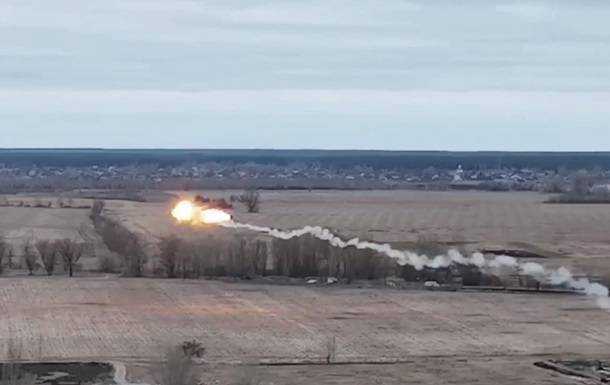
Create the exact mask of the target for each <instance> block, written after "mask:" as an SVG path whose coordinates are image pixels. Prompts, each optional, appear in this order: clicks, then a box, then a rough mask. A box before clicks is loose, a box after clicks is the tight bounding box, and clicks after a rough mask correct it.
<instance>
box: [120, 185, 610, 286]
mask: <svg viewBox="0 0 610 385" xmlns="http://www.w3.org/2000/svg"><path fill="white" fill-rule="evenodd" d="M232 193H237V192H231V191H226V192H219V191H212V192H206V193H205V194H206V195H211V196H216V197H220V196H224V197H228V196H229V195H230V194H232ZM176 194H180V195H183V196H192V195H194V193H192V192H191V193H176ZM262 199H263V204H262V209H261V213H259V214H246V213H244V212H243V211H242V209H241V207H237V212H236V218H237V220H239V221H243V222H248V223H253V224H259V225H266V226H272V227H277V228H283V229H292V228H298V227H302V226H305V225H320V226H325V227H329V228H331V229H335V230H337V231H338V232H339V233H341V234H344V235H345V236H359V237H362V238H364V239H369V240H374V241H379V242H390V243H393V244H394V245H395V246H396V247H404V248H408V247H409V244H410V243H412V242H414V241H416V240H417V239H418V237H421V236H433V237H434V238H435V239H437V240H438V241H440V242H446V243H449V244H452V245H456V246H461V247H464V248H466V249H467V250H475V249H483V248H496V249H519V250H527V251H531V252H534V253H536V254H539V255H540V256H541V257H547V258H548V259H546V260H544V261H542V262H543V263H545V264H547V265H566V266H568V267H571V268H574V269H575V270H577V271H580V272H582V273H587V274H600V275H610V263H608V259H607V257H610V235H609V233H608V229H609V228H610V205H553V204H546V203H543V202H544V201H545V200H546V199H547V196H545V195H542V194H537V193H515V192H511V193H485V192H471V191H463V192H456V191H452V192H429V191H358V192H347V191H313V192H307V191H277V192H268V191H266V192H263V195H262ZM108 207H109V210H110V211H109V215H110V216H111V217H114V218H116V219H119V220H121V221H122V222H124V223H126V224H127V225H128V227H130V228H131V229H132V230H134V231H136V232H138V233H140V234H141V235H142V236H143V237H144V238H145V239H149V240H151V241H152V240H154V239H156V238H158V237H159V236H160V235H166V234H169V233H172V232H182V233H185V232H192V230H188V229H182V228H178V227H176V226H174V225H173V223H172V220H171V218H169V215H168V212H169V208H170V206H169V204H167V203H135V202H110V203H109V205H108ZM199 231H201V232H212V231H213V232H216V233H226V234H230V232H227V231H223V230H218V229H202V230H199Z"/></svg>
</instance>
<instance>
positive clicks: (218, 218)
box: [172, 200, 231, 224]
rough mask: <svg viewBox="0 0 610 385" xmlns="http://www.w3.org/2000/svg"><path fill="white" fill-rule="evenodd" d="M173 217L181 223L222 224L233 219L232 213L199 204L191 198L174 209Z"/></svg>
mask: <svg viewBox="0 0 610 385" xmlns="http://www.w3.org/2000/svg"><path fill="white" fill-rule="evenodd" d="M172 217H174V218H175V219H176V220H177V221H178V222H180V223H191V224H199V223H206V224H220V223H225V222H230V221H231V214H229V213H227V212H225V211H222V210H219V209H216V208H208V207H206V206H199V205H196V204H195V203H193V202H191V201H189V200H183V201H180V202H179V203H178V204H177V205H176V206H175V207H174V209H173V210H172Z"/></svg>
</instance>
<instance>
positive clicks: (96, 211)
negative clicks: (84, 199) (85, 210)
mask: <svg viewBox="0 0 610 385" xmlns="http://www.w3.org/2000/svg"><path fill="white" fill-rule="evenodd" d="M104 207H106V202H104V201H103V200H99V199H96V200H95V201H93V205H92V206H91V212H90V214H89V217H90V218H91V219H93V220H95V219H96V218H98V217H99V216H100V215H102V212H103V211H104Z"/></svg>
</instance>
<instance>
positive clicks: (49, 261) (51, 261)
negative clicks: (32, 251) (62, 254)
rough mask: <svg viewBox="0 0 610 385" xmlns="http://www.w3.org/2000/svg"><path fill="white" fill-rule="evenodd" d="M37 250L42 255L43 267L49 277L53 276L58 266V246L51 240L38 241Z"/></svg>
mask: <svg viewBox="0 0 610 385" xmlns="http://www.w3.org/2000/svg"><path fill="white" fill-rule="evenodd" d="M36 250H38V254H40V259H41V260H42V267H44V269H45V271H46V272H47V275H53V271H55V266H56V265H57V244H56V243H55V242H52V241H49V240H42V241H38V242H36Z"/></svg>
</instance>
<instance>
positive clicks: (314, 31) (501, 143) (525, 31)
mask: <svg viewBox="0 0 610 385" xmlns="http://www.w3.org/2000/svg"><path fill="white" fill-rule="evenodd" d="M609 20H610V1H607V0H601V1H593V0H578V1H575V0H570V1H567V0H566V1H562V0H554V1H531V2H530V1H501V0H480V1H456V0H446V1H434V0H426V1H398V0H378V1H366V0H362V1H335V0H312V1H302V0H298V1H278V0H268V1H246V0H219V1H204V0H193V1H182V0H103V1H101V0H100V1H93V0H91V1H83V0H74V1H72V0H53V1H49V0H38V1H33V0H2V1H0V134H1V135H0V147H127V148H134V147H135V148H138V147H172V148H175V147H197V148H209V147H233V148H242V147H244V148H255V147H256V148H358V149H367V148H371V149H372V148H375V149H403V150H419V149H438V150H610V24H609Z"/></svg>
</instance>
